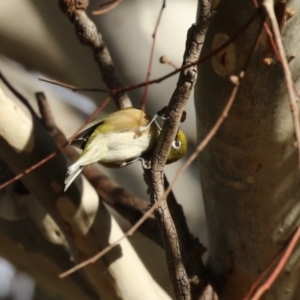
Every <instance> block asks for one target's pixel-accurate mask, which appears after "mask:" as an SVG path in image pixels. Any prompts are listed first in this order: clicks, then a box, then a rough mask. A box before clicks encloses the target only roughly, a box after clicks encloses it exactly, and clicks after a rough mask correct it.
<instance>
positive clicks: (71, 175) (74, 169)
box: [64, 163, 83, 191]
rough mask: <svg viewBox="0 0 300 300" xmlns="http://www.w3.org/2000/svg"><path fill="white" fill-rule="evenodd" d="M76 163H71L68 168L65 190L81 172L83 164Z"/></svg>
mask: <svg viewBox="0 0 300 300" xmlns="http://www.w3.org/2000/svg"><path fill="white" fill-rule="evenodd" d="M75 165H76V163H75V164H74V165H71V166H70V167H69V168H68V172H67V177H66V179H65V189H64V191H66V190H67V189H68V187H69V186H70V185H71V183H72V182H73V181H74V180H75V178H76V177H77V176H78V175H79V174H80V173H81V171H82V169H83V166H78V165H76V166H75Z"/></svg>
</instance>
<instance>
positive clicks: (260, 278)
mask: <svg viewBox="0 0 300 300" xmlns="http://www.w3.org/2000/svg"><path fill="white" fill-rule="evenodd" d="M282 254H283V251H280V252H279V253H278V254H277V255H276V256H275V258H273V259H272V261H271V262H270V263H269V264H268V266H267V267H266V268H265V269H264V271H263V272H262V273H261V274H260V275H259V276H258V277H257V279H256V280H255V282H253V284H252V285H251V287H250V289H249V291H248V292H247V294H246V296H245V297H244V298H243V300H251V296H252V295H253V294H254V292H255V291H256V290H257V288H258V287H259V285H260V284H261V282H262V281H263V280H264V279H265V277H266V276H267V275H268V274H269V273H270V272H271V270H272V269H273V268H274V267H275V266H276V263H277V262H278V260H279V258H280V256H281V255H282Z"/></svg>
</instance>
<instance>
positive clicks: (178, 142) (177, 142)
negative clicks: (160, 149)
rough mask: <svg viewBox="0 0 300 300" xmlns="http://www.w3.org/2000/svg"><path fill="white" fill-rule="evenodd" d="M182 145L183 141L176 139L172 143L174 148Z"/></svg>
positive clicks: (176, 148)
mask: <svg viewBox="0 0 300 300" xmlns="http://www.w3.org/2000/svg"><path fill="white" fill-rule="evenodd" d="M180 147H181V142H180V141H179V140H174V141H173V143H172V148H173V149H175V150H178V149H179V148H180Z"/></svg>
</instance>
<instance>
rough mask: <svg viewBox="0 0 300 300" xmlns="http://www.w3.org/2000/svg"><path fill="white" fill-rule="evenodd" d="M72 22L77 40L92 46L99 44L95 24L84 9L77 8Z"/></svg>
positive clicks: (95, 46)
mask: <svg viewBox="0 0 300 300" xmlns="http://www.w3.org/2000/svg"><path fill="white" fill-rule="evenodd" d="M74 24H75V30H76V34H77V36H78V39H79V41H80V42H81V43H82V44H83V45H89V46H91V47H92V48H97V47H99V46H100V41H99V35H98V31H97V27H96V25H95V24H94V23H93V22H92V21H91V20H90V19H89V18H88V17H87V15H86V13H85V11H82V10H78V11H76V12H75V14H74Z"/></svg>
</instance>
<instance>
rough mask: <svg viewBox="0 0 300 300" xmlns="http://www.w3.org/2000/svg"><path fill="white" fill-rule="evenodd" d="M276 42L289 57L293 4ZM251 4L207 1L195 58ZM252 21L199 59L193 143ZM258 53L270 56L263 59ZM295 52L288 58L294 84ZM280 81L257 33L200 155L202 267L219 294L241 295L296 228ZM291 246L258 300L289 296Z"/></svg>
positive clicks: (294, 279) (294, 268) (295, 272)
mask: <svg viewBox="0 0 300 300" xmlns="http://www.w3.org/2000/svg"><path fill="white" fill-rule="evenodd" d="M287 8H289V9H292V10H294V11H295V12H296V14H295V15H294V16H293V17H292V18H290V19H289V20H287V21H286V22H285V24H284V26H283V29H282V39H283V43H284V47H285V51H286V56H287V57H288V58H289V57H291V55H292V54H294V53H296V54H299V50H300V49H299V47H300V44H299V38H298V37H299V29H300V26H299V24H300V22H299V20H300V15H299V10H300V2H299V1H298V0H292V1H288V3H287ZM254 10H255V9H254V6H253V3H252V1H248V0H247V1H245V0H243V1H242V0H235V1H232V0H224V1H221V2H220V3H219V5H218V6H217V7H216V11H217V14H216V16H215V18H214V19H213V21H212V22H211V27H210V29H209V32H208V35H207V38H206V44H205V49H204V52H203V55H205V54H207V53H208V52H210V51H211V50H212V49H213V48H215V47H216V46H218V45H220V44H221V43H222V42H224V41H225V40H226V39H227V38H228V37H230V36H232V35H233V34H234V33H235V32H236V31H237V30H238V28H240V27H241V26H242V25H243V24H244V23H245V22H246V21H247V20H248V19H249V18H250V16H251V15H252V14H253V13H254ZM259 22H260V19H257V21H256V22H255V23H254V24H252V25H251V27H250V28H249V29H248V30H247V31H246V32H244V33H243V34H241V35H240V36H239V37H238V38H237V39H236V40H235V41H233V42H232V44H231V45H230V46H229V47H227V48H226V49H225V50H224V51H223V52H222V53H220V54H219V55H217V56H215V57H214V58H212V59H211V60H210V61H207V62H206V63H204V64H202V65H200V66H199V77H198V85H197V90H196V98H195V105H196V110H197V120H198V138H199V141H201V140H202V139H203V138H204V137H205V135H206V134H207V132H208V131H209V130H210V128H211V127H212V126H213V125H214V123H215V122H216V121H217V119H218V118H219V116H220V114H221V112H222V110H223V108H224V106H225V104H226V102H227V100H228V97H229V95H230V92H231V90H232V88H233V86H232V84H231V82H230V81H229V78H228V77H229V75H237V74H238V73H239V72H240V70H241V67H242V66H243V64H244V63H245V59H246V57H247V55H248V52H249V49H250V48H251V45H252V43H253V40H254V39H255V35H256V34H257V28H258V24H259ZM267 57H270V58H272V59H273V63H271V64H270V65H267V64H264V63H263V60H264V59H265V58H267ZM299 63H300V56H299V55H297V56H296V57H295V58H294V59H291V60H290V68H291V71H292V74H293V80H294V81H295V82H296V85H297V86H298V88H299V79H298V78H299V75H298V74H299ZM294 145H295V135H294V124H293V118H292V113H291V111H290V103H289V98H288V95H287V88H286V83H285V79H284V75H283V71H282V67H281V65H280V63H279V62H278V61H277V60H276V57H275V55H274V54H273V52H272V48H271V47H270V45H269V43H268V40H267V36H266V34H263V36H262V37H261V39H260V42H259V44H258V46H257V48H256V51H255V53H254V55H253V57H252V62H251V64H250V68H249V69H248V70H247V72H246V75H245V78H244V80H243V81H242V82H241V86H240V89H239V92H238V94H237V97H236V99H235V103H234V105H233V107H232V110H231V111H230V113H229V116H228V118H227V119H226V120H225V122H224V124H223V125H222V127H221V129H220V130H219V131H218V133H217V135H216V136H215V137H214V139H213V140H212V141H211V142H210V144H209V145H208V146H207V148H206V149H205V150H204V152H203V153H202V154H201V155H200V176H201V184H202V188H203V195H204V199H205V207H206V213H207V221H208V231H209V253H210V258H209V261H208V267H209V269H210V271H211V273H212V274H213V276H214V277H215V278H216V279H217V280H218V283H219V289H220V299H231V300H234V299H241V298H242V296H244V295H245V294H246V292H247V290H248V288H249V286H250V285H251V283H252V282H253V281H254V280H255V278H257V276H258V275H259V274H260V272H261V271H263V270H264V269H265V268H266V266H267V264H268V263H269V262H270V261H271V260H272V259H273V258H274V257H275V256H276V254H277V253H278V252H279V251H280V250H282V249H283V247H284V245H286V242H287V241H288V239H289V238H290V237H291V235H292V233H293V232H294V230H295V228H296V226H297V225H299V214H300V207H299V196H300V185H299V179H300V172H299V169H298V165H299V163H298V149H297V148H296V147H295V146H294ZM299 250H300V249H299V247H298V248H297V249H296V250H295V251H294V253H293V255H292V257H291V259H290V260H289V262H288V264H287V265H286V266H285V268H284V271H283V272H282V274H281V275H280V277H279V278H278V280H277V281H276V282H275V285H274V286H273V287H272V288H271V290H270V291H269V292H267V295H266V298H265V299H298V297H299V287H300V276H299V263H297V261H298V258H299Z"/></svg>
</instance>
